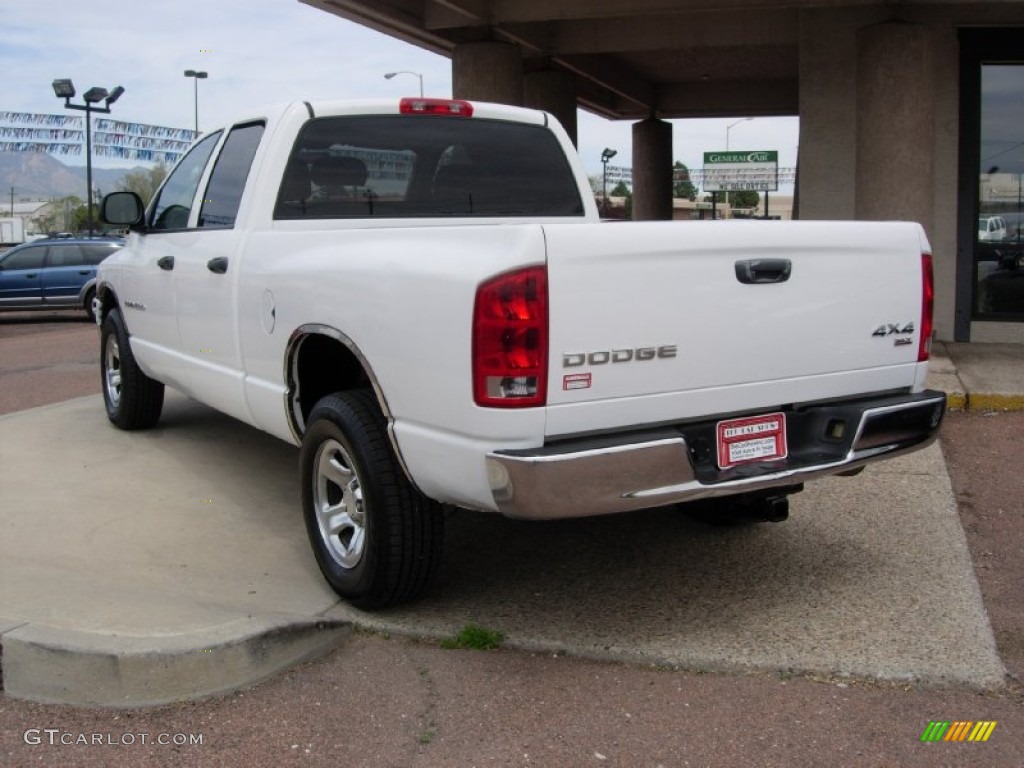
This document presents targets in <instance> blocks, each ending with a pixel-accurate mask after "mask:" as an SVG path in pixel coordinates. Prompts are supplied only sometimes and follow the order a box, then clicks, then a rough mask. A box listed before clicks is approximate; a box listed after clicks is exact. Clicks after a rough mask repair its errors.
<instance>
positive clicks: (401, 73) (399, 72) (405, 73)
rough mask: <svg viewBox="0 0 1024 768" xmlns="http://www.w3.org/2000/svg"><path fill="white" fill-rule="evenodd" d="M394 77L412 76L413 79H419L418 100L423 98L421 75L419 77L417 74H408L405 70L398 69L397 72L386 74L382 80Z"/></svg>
mask: <svg viewBox="0 0 1024 768" xmlns="http://www.w3.org/2000/svg"><path fill="white" fill-rule="evenodd" d="M395 75H412V76H413V77H418V78H419V79H420V98H421V99H422V98H423V75H421V74H420V73H419V72H410V71H408V70H406V69H400V70H399V71H397V72H388V73H387V74H385V75H384V79H385V80H390V79H391V78H393V77H394V76H395Z"/></svg>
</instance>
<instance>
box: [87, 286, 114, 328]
mask: <svg viewBox="0 0 1024 768" xmlns="http://www.w3.org/2000/svg"><path fill="white" fill-rule="evenodd" d="M93 287H94V288H95V289H96V296H97V298H99V300H100V311H99V312H97V313H96V319H97V321H98V322H100V323H102V322H103V318H105V317H106V316H107V314H108V313H109V312H110V310H112V309H117V308H118V303H117V295H116V294H115V293H114V292H113V291H112V290H111V289H110V287H109V286H107V285H96V286H93Z"/></svg>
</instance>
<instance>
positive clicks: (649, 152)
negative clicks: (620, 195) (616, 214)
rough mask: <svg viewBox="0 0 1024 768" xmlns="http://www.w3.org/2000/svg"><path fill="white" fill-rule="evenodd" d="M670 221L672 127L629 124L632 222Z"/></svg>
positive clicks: (647, 122)
mask: <svg viewBox="0 0 1024 768" xmlns="http://www.w3.org/2000/svg"><path fill="white" fill-rule="evenodd" d="M671 218H672V124H671V123H666V122H665V121H664V120H656V119H654V118H650V119H649V120H643V121H641V122H639V123H634V124H633V220H634V221H652V220H669V219H671Z"/></svg>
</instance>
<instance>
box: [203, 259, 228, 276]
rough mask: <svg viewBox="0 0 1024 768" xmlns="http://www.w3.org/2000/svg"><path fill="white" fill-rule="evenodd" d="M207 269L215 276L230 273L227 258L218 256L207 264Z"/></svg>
mask: <svg viewBox="0 0 1024 768" xmlns="http://www.w3.org/2000/svg"><path fill="white" fill-rule="evenodd" d="M206 268H207V269H208V270H210V271H211V272H213V273H214V274H215V275H223V274H224V273H225V272H227V271H228V260H227V257H226V256H218V257H217V258H215V259H210V260H209V261H208V262H206Z"/></svg>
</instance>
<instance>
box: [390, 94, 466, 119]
mask: <svg viewBox="0 0 1024 768" xmlns="http://www.w3.org/2000/svg"><path fill="white" fill-rule="evenodd" d="M398 111H399V113H400V114H403V115H449V116H451V117H472V116H473V105H472V104H470V103H469V102H468V101H462V100H460V99H424V98H419V99H414V98H411V97H410V98H405V99H402V100H401V101H400V102H398Z"/></svg>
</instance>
